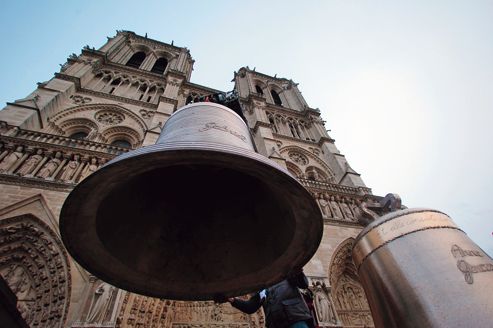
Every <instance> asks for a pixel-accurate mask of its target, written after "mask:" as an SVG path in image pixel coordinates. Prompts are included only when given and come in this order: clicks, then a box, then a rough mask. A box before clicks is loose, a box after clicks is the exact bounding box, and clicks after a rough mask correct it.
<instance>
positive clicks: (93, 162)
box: [80, 157, 99, 181]
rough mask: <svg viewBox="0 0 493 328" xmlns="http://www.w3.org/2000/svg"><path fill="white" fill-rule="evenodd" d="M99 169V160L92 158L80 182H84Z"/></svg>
mask: <svg viewBox="0 0 493 328" xmlns="http://www.w3.org/2000/svg"><path fill="white" fill-rule="evenodd" d="M98 167H99V166H98V160H97V159H96V158H95V157H93V158H91V162H90V163H88V164H87V166H86V167H85V168H84V170H83V171H82V174H81V178H80V181H82V180H84V179H85V178H87V177H88V176H89V175H91V174H93V173H94V172H96V170H97V169H98Z"/></svg>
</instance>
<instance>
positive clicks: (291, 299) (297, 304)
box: [228, 270, 315, 328]
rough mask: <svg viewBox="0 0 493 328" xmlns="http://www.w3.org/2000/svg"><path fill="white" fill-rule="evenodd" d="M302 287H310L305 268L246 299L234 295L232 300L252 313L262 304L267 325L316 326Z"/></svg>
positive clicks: (282, 327)
mask: <svg viewBox="0 0 493 328" xmlns="http://www.w3.org/2000/svg"><path fill="white" fill-rule="evenodd" d="M298 288H301V289H306V288H308V279H307V278H306V276H305V274H304V273H303V271H301V270H300V271H298V272H296V273H294V274H291V275H289V276H288V278H286V279H285V280H283V281H281V282H279V283H277V284H275V285H273V286H271V287H269V288H267V289H264V290H262V291H259V292H257V293H255V294H254V295H253V296H252V297H250V299H248V300H246V301H243V300H241V299H238V298H235V297H233V298H228V302H229V303H230V304H231V305H232V306H233V307H235V308H237V309H238V310H240V311H242V312H244V313H248V314H252V313H254V312H256V311H257V310H258V309H259V308H260V307H261V306H262V307H263V309H264V313H265V322H266V323H265V325H266V327H267V328H313V327H315V326H314V321H313V317H312V315H311V312H310V310H309V309H308V305H307V304H306V303H305V300H304V299H303V296H302V295H301V292H300V291H299V289H298Z"/></svg>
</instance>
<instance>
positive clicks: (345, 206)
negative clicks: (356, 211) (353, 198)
mask: <svg viewBox="0 0 493 328" xmlns="http://www.w3.org/2000/svg"><path fill="white" fill-rule="evenodd" d="M339 205H340V206H341V208H342V211H343V212H344V216H345V217H346V219H347V220H349V221H354V216H353V212H351V209H350V208H349V205H348V204H347V203H346V202H345V201H343V202H341V203H339Z"/></svg>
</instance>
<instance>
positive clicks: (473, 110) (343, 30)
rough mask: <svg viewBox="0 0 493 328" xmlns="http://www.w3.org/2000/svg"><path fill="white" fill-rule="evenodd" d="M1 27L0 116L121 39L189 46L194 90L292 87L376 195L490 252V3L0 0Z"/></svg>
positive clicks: (492, 88) (492, 23)
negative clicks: (251, 73)
mask: <svg viewBox="0 0 493 328" xmlns="http://www.w3.org/2000/svg"><path fill="white" fill-rule="evenodd" d="M0 27H1V28H0V35H1V39H2V41H3V47H2V48H3V49H2V51H1V52H0V70H1V72H2V78H1V79H0V103H2V106H3V104H4V103H5V102H7V101H13V100H15V99H19V98H24V97H25V96H27V95H28V94H29V93H30V92H31V91H33V90H34V88H35V87H36V82H40V81H45V80H48V79H50V78H51V77H52V76H53V73H54V72H56V71H58V70H59V64H62V63H64V62H65V61H66V58H67V57H68V56H69V55H70V54H71V53H76V54H79V53H80V49H81V48H82V47H83V46H84V45H86V44H88V45H90V46H91V47H92V46H94V47H96V48H99V47H100V46H102V45H103V44H104V42H105V41H106V36H114V35H115V30H117V29H124V30H131V31H134V32H136V33H137V34H141V35H144V34H145V33H147V34H148V36H149V37H150V38H153V39H156V40H160V41H164V42H171V40H174V44H175V45H177V46H186V47H188V48H189V49H190V51H191V54H192V56H193V57H194V59H195V60H196V63H195V66H194V73H193V74H192V82H194V83H198V84H203V85H206V86H209V87H213V88H217V89H221V90H230V89H232V88H233V84H232V83H231V82H230V81H231V79H232V78H233V72H234V71H235V70H238V69H239V68H240V67H242V66H247V65H248V66H249V67H250V68H253V67H256V69H257V71H260V72H263V73H266V74H269V75H274V74H277V76H278V77H286V78H290V79H293V80H294V81H295V82H297V83H299V88H300V90H301V91H302V93H303V95H304V97H305V99H306V100H307V102H308V104H309V105H310V106H311V107H313V108H317V107H318V108H320V110H321V111H322V115H323V117H324V119H325V120H326V121H327V123H326V128H327V129H330V130H331V132H329V133H330V135H331V137H332V138H334V139H336V145H337V146H338V148H339V149H340V150H341V152H342V153H343V154H345V155H346V157H347V159H348V160H349V163H350V164H351V166H352V167H353V169H355V170H356V171H358V172H359V173H361V174H362V178H363V180H364V181H365V182H366V184H367V185H368V186H369V187H370V188H372V189H373V193H374V194H376V195H382V196H384V195H385V194H387V193H389V192H394V193H398V194H400V195H401V197H402V199H403V202H404V204H405V205H406V206H408V207H431V208H435V209H438V210H441V211H443V212H445V213H447V214H449V215H450V216H451V217H452V218H453V219H454V220H455V221H456V223H458V224H459V226H460V227H461V228H462V229H463V230H464V231H466V232H467V233H468V235H469V236H470V237H471V238H473V240H475V241H476V242H477V243H478V244H479V245H480V246H481V247H482V248H483V249H484V250H485V251H487V252H488V253H489V254H490V255H491V254H493V236H492V231H493V220H492V219H491V213H493V200H492V195H493V172H492V168H493V151H492V147H491V139H492V132H491V125H492V123H493V2H492V1H453V0H447V1H378V0H373V1H349V0H344V1H342V0H341V1H287V0H284V1H8V2H7V1H4V2H3V3H2V5H1V10H0Z"/></svg>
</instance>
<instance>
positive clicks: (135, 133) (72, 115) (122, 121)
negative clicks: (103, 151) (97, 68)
mask: <svg viewBox="0 0 493 328" xmlns="http://www.w3.org/2000/svg"><path fill="white" fill-rule="evenodd" d="M50 122H51V123H53V124H54V125H55V126H56V127H58V128H60V129H61V130H62V131H64V132H65V134H67V131H69V130H68V126H69V125H70V122H80V124H79V125H75V126H76V127H77V128H81V129H86V130H87V129H89V128H91V129H95V126H96V129H95V131H93V132H98V133H102V131H104V130H105V129H107V128H108V126H110V127H111V126H118V127H121V128H127V129H128V131H132V133H131V134H130V135H131V137H130V139H131V140H128V141H130V143H131V144H132V146H134V147H135V146H136V145H138V144H140V142H141V141H142V140H144V136H145V133H146V131H147V125H146V123H145V121H144V120H143V119H142V118H141V117H140V116H139V115H137V114H135V113H134V112H132V111H131V110H129V109H127V108H125V107H122V106H120V105H115V104H86V105H80V106H74V107H70V108H67V109H65V110H62V111H61V112H59V113H57V114H55V115H54V116H53V117H52V118H50ZM70 126H74V125H70ZM62 127H63V128H62ZM101 141H102V142H106V140H101Z"/></svg>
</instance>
